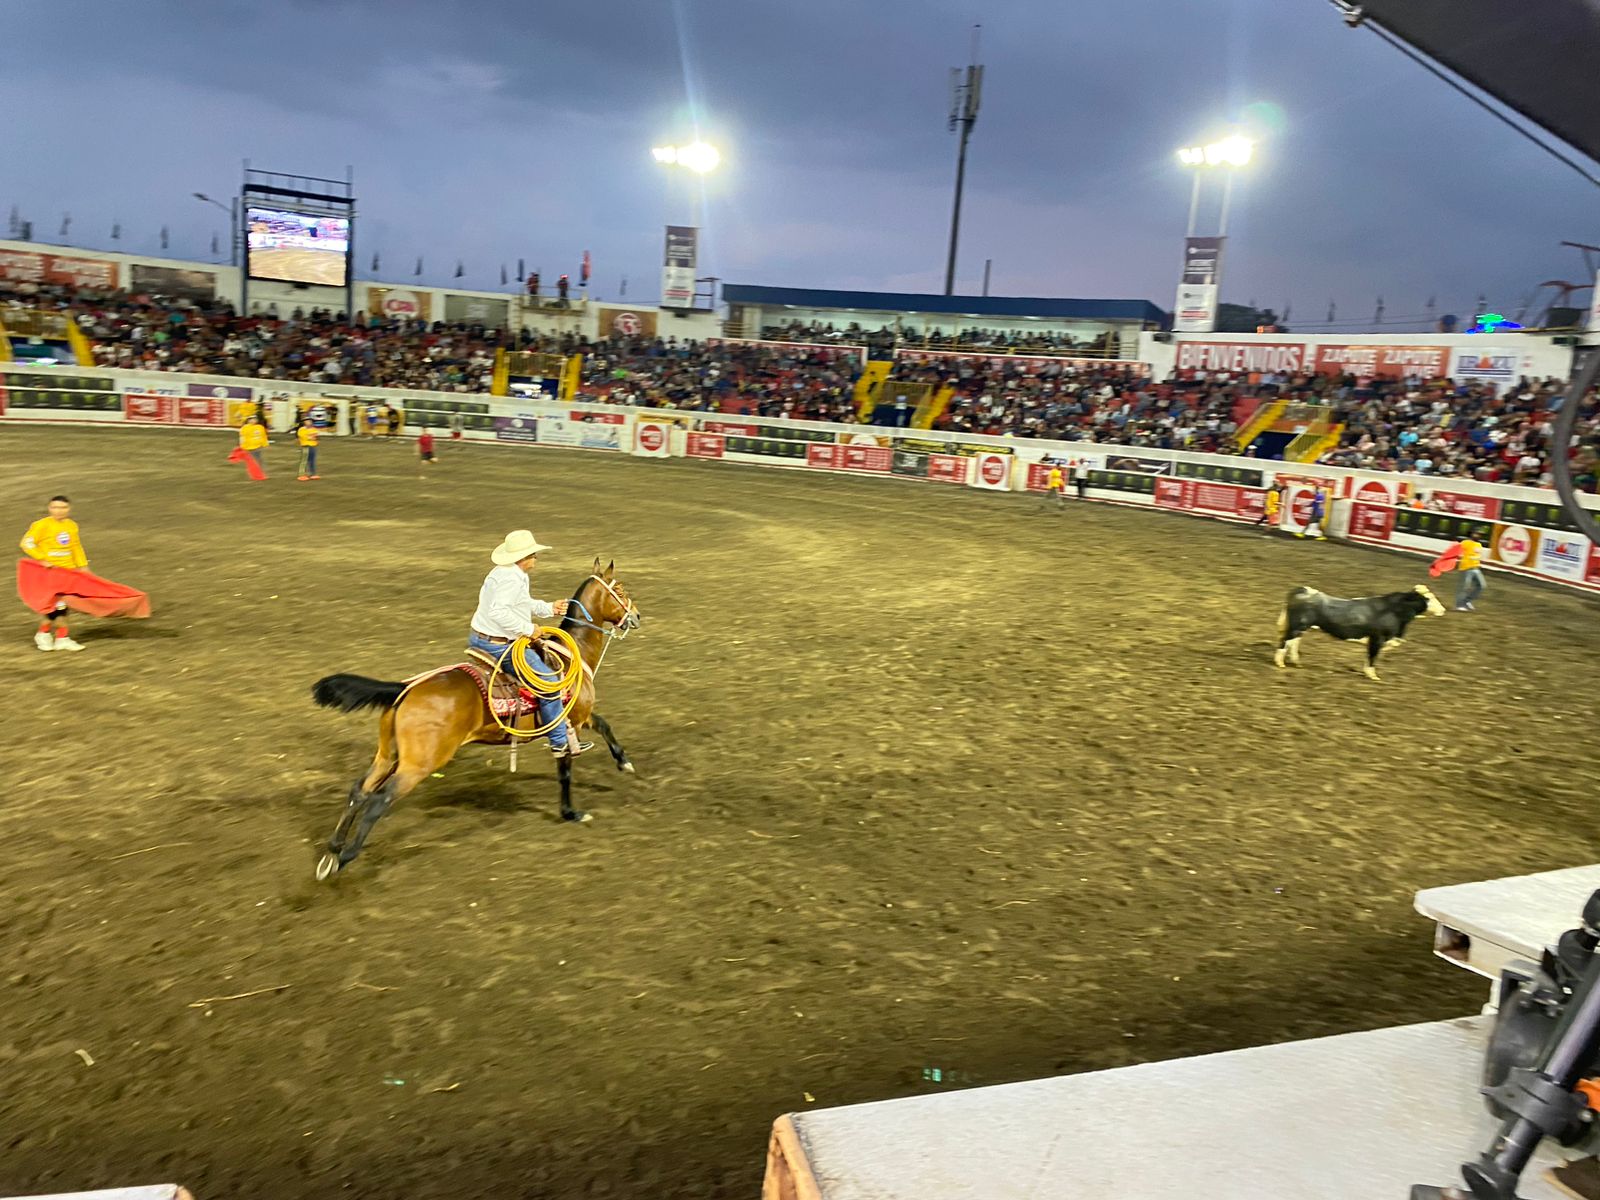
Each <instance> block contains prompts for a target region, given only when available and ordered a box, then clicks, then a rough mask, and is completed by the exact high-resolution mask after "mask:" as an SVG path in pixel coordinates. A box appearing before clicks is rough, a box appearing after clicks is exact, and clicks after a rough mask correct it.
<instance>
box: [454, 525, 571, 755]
mask: <svg viewBox="0 0 1600 1200" xmlns="http://www.w3.org/2000/svg"><path fill="white" fill-rule="evenodd" d="M548 549H550V547H549V546H546V545H544V544H542V543H541V542H540V541H539V539H538V538H536V537H534V536H533V533H532V532H531V531H529V530H527V529H517V530H513V531H512V532H511V533H508V534H506V540H505V541H503V542H501V543H500V544H499V545H498V546H496V547H495V548H494V551H493V552H492V553H491V554H490V555H489V557H490V558H491V559H492V560H493V561H494V570H492V571H490V572H489V574H488V575H486V576H485V577H484V580H483V587H482V588H481V589H480V590H479V592H478V611H477V612H475V613H473V614H472V633H471V635H470V636H469V637H468V638H467V645H469V646H471V647H472V648H473V649H474V650H477V651H480V652H482V653H484V654H487V655H489V657H490V658H493V659H494V660H496V661H497V662H498V661H499V660H500V659H502V658H503V657H505V654H506V652H507V651H508V650H510V648H511V643H512V642H514V641H516V640H517V639H518V638H519V637H532V638H535V639H537V637H538V627H537V626H536V625H535V623H534V622H535V620H536V619H537V620H541V621H551V620H554V619H555V618H556V617H561V616H565V615H566V612H567V605H568V601H566V600H561V601H559V602H557V603H555V604H551V603H549V602H547V601H544V600H538V599H535V598H534V597H533V596H532V595H530V594H529V592H528V586H529V585H528V577H529V576H530V575H532V574H533V569H534V567H535V566H536V565H538V562H539V552H540V551H541V550H548ZM527 661H528V665H529V666H530V667H531V668H532V669H533V671H534V673H535V674H537V675H538V676H539V678H540V679H543V680H546V681H548V682H551V683H553V682H555V680H556V679H557V678H558V676H557V674H556V672H555V671H554V670H553V669H552V668H551V667H550V666H549V665H548V664H547V663H546V662H545V661H544V660H543V659H542V658H541V657H540V656H539V653H538V651H537V649H535V650H534V651H533V652H532V653H530V654H529V655H528V659H527ZM560 717H561V700H560V698H559V696H556V695H551V696H541V697H540V698H539V724H540V725H555V728H554V729H552V730H551V731H550V752H551V753H552V754H554V755H555V756H556V757H557V758H562V757H565V756H567V755H576V754H582V753H583V752H584V751H585V750H591V749H593V748H594V743H592V742H580V741H579V740H578V739H577V737H576V736H575V735H574V734H573V730H572V727H571V725H569V724H568V723H567V722H565V721H561V720H560ZM558 722H559V723H558Z"/></svg>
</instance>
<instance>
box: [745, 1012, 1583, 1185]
mask: <svg viewBox="0 0 1600 1200" xmlns="http://www.w3.org/2000/svg"><path fill="white" fill-rule="evenodd" d="M1488 1028H1489V1021H1488V1019H1487V1018H1484V1017H1464V1018H1461V1019H1459V1020H1455V1021H1441V1022H1437V1023H1434V1024H1428V1025H1408V1026H1403V1027H1400V1028H1397V1029H1379V1030H1374V1031H1372V1032H1370V1033H1353V1034H1346V1035H1343V1036H1341V1037H1331V1038H1318V1039H1315V1040H1312V1041H1304V1042H1288V1043H1285V1044H1283V1045H1278V1046H1260V1047H1255V1048H1253V1049H1249V1050H1237V1051H1233V1052H1231V1053H1228V1054H1213V1055H1207V1056H1204V1057H1200V1058H1186V1059H1179V1060H1177V1061H1173V1062H1163V1063H1150V1064H1147V1065H1143V1066H1135V1067H1124V1068H1121V1069H1118V1070H1113V1071H1097V1072H1092V1073H1090V1074H1085V1075H1068V1076H1062V1077H1060V1078H1056V1079H1042V1080H1035V1081H1032V1082H1029V1083H1017V1084H1010V1085H1007V1086H1003V1087H992V1088H978V1089H974V1090H971V1091H965V1092H953V1093H948V1094H943V1095H936V1096H923V1097H917V1098H914V1099H909V1100H892V1101H887V1102H884V1103H879V1104H862V1105H855V1106H852V1107H849V1108H836V1109H824V1110H821V1111H816V1112H807V1113H798V1114H791V1115H790V1117H789V1121H790V1122H791V1123H792V1129H793V1134H794V1140H796V1141H797V1142H798V1144H799V1147H800V1149H801V1150H802V1151H803V1157H804V1160H805V1167H806V1168H808V1169H809V1172H810V1178H809V1179H807V1178H805V1177H804V1175H803V1174H802V1176H801V1177H800V1178H798V1179H796V1180H794V1181H793V1182H791V1183H789V1184H788V1185H787V1195H790V1196H796V1197H799V1198H800V1200H806V1198H807V1197H811V1196H818V1197H821V1198H822V1200H1117V1198H1126V1200H1167V1198H1169V1197H1170V1198H1171V1200H1407V1197H1408V1196H1409V1189H1410V1187H1411V1185H1412V1184H1414V1183H1432V1184H1458V1183H1460V1175H1459V1165H1460V1164H1461V1163H1462V1162H1464V1161H1466V1160H1469V1159H1472V1158H1475V1157H1477V1155H1478V1153H1479V1152H1480V1151H1481V1150H1482V1149H1483V1147H1484V1146H1486V1145H1487V1144H1488V1139H1489V1137H1490V1136H1491V1134H1492V1132H1493V1130H1494V1128H1495V1122H1494V1120H1493V1118H1491V1117H1490V1116H1489V1114H1488V1112H1487V1110H1485V1108H1484V1107H1483V1103H1482V1101H1481V1100H1480V1099H1479V1097H1478V1094H1477V1089H1478V1073H1479V1070H1480V1069H1481V1064H1482V1062H1483V1042H1484V1038H1485V1036H1486V1032H1487V1030H1488ZM780 1124H781V1123H780ZM1555 1161H1558V1159H1557V1158H1556V1157H1555V1152H1554V1149H1553V1148H1552V1147H1550V1146H1549V1145H1548V1144H1547V1145H1546V1147H1545V1148H1544V1149H1542V1150H1541V1153H1540V1155H1539V1156H1538V1157H1537V1158H1536V1159H1535V1160H1534V1163H1533V1165H1531V1166H1530V1167H1529V1169H1528V1171H1527V1172H1526V1173H1525V1174H1524V1175H1523V1184H1522V1189H1521V1195H1522V1196H1524V1197H1526V1198H1527V1200H1556V1198H1557V1197H1559V1196H1560V1193H1558V1192H1557V1191H1556V1190H1555V1189H1554V1188H1553V1187H1551V1186H1550V1184H1549V1183H1548V1182H1546V1181H1545V1180H1544V1178H1543V1176H1542V1173H1543V1171H1544V1169H1545V1168H1546V1167H1548V1166H1549V1165H1550V1164H1551V1163H1553V1162H1555ZM770 1182H771V1180H770V1175H769V1184H770ZM769 1194H770V1195H774V1196H776V1195H784V1194H785V1190H784V1189H783V1188H780V1187H772V1188H771V1190H770V1192H769Z"/></svg>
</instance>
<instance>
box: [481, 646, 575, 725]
mask: <svg viewBox="0 0 1600 1200" xmlns="http://www.w3.org/2000/svg"><path fill="white" fill-rule="evenodd" d="M467 645H469V646H471V647H472V648H473V649H474V650H479V651H482V652H483V653H484V654H487V655H488V656H489V657H490V658H492V659H494V660H495V661H497V662H498V661H499V660H500V659H501V658H502V657H504V655H505V654H506V652H507V651H509V650H510V649H511V646H510V644H509V643H507V642H491V641H490V640H489V639H488V638H486V637H484V636H483V635H482V634H481V633H479V632H478V631H477V630H476V629H474V630H473V631H472V632H471V633H470V634H469V635H468V637H467ZM506 665H507V666H510V664H509V663H507V664H506ZM528 666H529V667H530V668H531V669H532V670H533V673H534V674H535V675H537V676H538V677H539V678H540V679H543V680H544V681H545V682H546V683H554V682H555V681H556V680H557V679H558V678H559V676H558V675H557V674H556V673H555V672H554V671H552V670H551V669H550V666H549V664H547V663H546V662H545V661H544V660H543V659H542V658H540V657H539V656H538V655H537V654H530V655H528ZM560 718H561V698H560V697H559V696H540V697H539V724H540V725H550V724H553V723H555V722H557V721H560ZM549 736H550V745H551V747H552V748H553V749H556V750H560V749H563V748H564V747H565V746H566V744H567V723H566V722H565V721H560V724H558V725H556V727H555V728H554V729H552V730H551V731H550V735H549Z"/></svg>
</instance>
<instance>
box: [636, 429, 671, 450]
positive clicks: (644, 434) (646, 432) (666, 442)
mask: <svg viewBox="0 0 1600 1200" xmlns="http://www.w3.org/2000/svg"><path fill="white" fill-rule="evenodd" d="M669 429H670V427H669V426H668V425H667V424H666V423H665V422H664V421H640V422H638V423H637V424H636V425H634V427H633V452H634V453H635V454H637V455H640V456H641V457H644V458H666V457H667V456H668V455H669V454H670V453H671V452H672V451H671V448H670V447H671V442H670V438H669Z"/></svg>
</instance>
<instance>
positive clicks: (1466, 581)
mask: <svg viewBox="0 0 1600 1200" xmlns="http://www.w3.org/2000/svg"><path fill="white" fill-rule="evenodd" d="M1483 586H1484V585H1483V572H1482V571H1480V570H1478V568H1477V567H1472V568H1469V569H1468V570H1465V571H1462V572H1461V578H1460V579H1458V580H1456V607H1457V608H1460V607H1461V606H1462V605H1463V604H1471V603H1472V602H1473V601H1474V600H1476V599H1477V598H1478V597H1479V596H1481V595H1482V594H1483Z"/></svg>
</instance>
